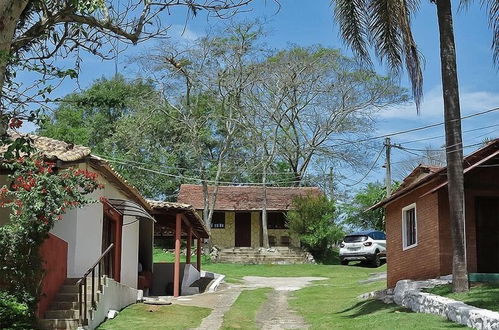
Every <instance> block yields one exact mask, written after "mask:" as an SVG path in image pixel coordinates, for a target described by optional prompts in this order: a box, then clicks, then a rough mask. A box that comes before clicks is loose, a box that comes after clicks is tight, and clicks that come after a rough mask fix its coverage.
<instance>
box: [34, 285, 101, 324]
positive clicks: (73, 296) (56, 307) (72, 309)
mask: <svg viewBox="0 0 499 330" xmlns="http://www.w3.org/2000/svg"><path fill="white" fill-rule="evenodd" d="M78 280H79V278H68V279H66V281H65V282H64V284H63V285H62V286H61V288H60V289H59V293H58V294H57V296H56V297H55V298H54V300H53V301H52V303H51V304H50V306H49V309H48V310H47V311H46V312H45V318H43V319H40V320H39V327H40V329H57V330H59V329H67V330H73V329H77V328H78V325H79V312H80V311H79V304H78V285H76V282H77V281H78ZM91 281H92V279H91V278H88V279H87V301H90V300H91V293H92V291H91V290H92V288H91V284H90V282H91ZM96 299H97V301H98V300H99V292H97V297H96ZM90 307H91V306H90V304H88V305H87V313H90V312H91V308H90Z"/></svg>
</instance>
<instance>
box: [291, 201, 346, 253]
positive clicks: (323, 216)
mask: <svg viewBox="0 0 499 330" xmlns="http://www.w3.org/2000/svg"><path fill="white" fill-rule="evenodd" d="M336 218H337V212H336V207H335V205H334V202H333V201H331V200H329V199H328V198H327V197H326V196H324V195H321V196H305V197H297V198H295V199H294V200H293V210H291V211H289V212H288V215H287V219H288V225H289V229H290V230H291V231H292V232H294V233H297V234H298V235H299V237H300V241H301V243H302V244H303V246H304V247H305V248H306V249H308V250H309V251H310V253H312V255H313V256H314V258H316V259H317V260H318V261H324V259H325V258H327V256H328V255H329V252H330V251H331V247H332V244H333V243H334V242H336V241H338V240H340V239H341V238H342V237H343V235H344V232H343V230H342V228H341V226H340V225H339V224H338V223H337V222H336Z"/></svg>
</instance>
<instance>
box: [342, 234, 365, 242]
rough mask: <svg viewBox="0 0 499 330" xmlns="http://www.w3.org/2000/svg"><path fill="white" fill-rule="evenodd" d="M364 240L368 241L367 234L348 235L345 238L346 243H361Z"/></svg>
mask: <svg viewBox="0 0 499 330" xmlns="http://www.w3.org/2000/svg"><path fill="white" fill-rule="evenodd" d="M364 241H367V236H366V235H348V236H345V238H344V239H343V242H345V243H359V242H364Z"/></svg>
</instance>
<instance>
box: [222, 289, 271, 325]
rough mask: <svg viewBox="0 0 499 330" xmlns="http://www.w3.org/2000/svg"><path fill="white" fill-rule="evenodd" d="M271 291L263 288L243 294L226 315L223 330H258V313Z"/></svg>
mask: <svg viewBox="0 0 499 330" xmlns="http://www.w3.org/2000/svg"><path fill="white" fill-rule="evenodd" d="M271 290H272V289H270V288H261V289H256V290H246V291H243V292H241V294H240V295H239V297H237V300H236V302H235V303H234V305H232V307H231V308H230V310H229V311H228V312H227V313H225V315H224V322H223V324H222V329H223V330H228V329H257V327H256V324H255V317H256V313H257V312H258V310H259V309H260V307H261V306H262V305H263V303H264V302H265V301H266V300H267V295H268V293H269V292H270V291H271Z"/></svg>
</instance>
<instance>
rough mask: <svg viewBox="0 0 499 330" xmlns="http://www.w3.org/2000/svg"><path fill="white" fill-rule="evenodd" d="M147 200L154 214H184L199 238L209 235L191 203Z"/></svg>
mask: <svg viewBox="0 0 499 330" xmlns="http://www.w3.org/2000/svg"><path fill="white" fill-rule="evenodd" d="M147 202H148V203H149V205H150V206H151V208H152V210H153V212H154V213H155V214H157V213H159V214H161V213H163V212H170V213H182V214H184V215H185V216H186V217H187V219H189V222H190V223H191V224H192V227H193V229H194V231H195V232H196V234H197V235H199V237H201V238H208V237H209V234H208V230H207V229H206V226H205V225H204V221H203V220H202V219H201V217H200V216H199V215H198V213H197V212H196V210H195V209H194V207H192V206H191V205H189V204H183V203H173V202H161V201H153V200H148V201H147Z"/></svg>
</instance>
